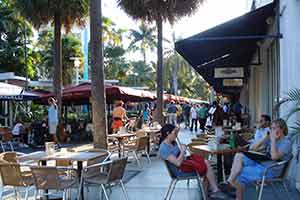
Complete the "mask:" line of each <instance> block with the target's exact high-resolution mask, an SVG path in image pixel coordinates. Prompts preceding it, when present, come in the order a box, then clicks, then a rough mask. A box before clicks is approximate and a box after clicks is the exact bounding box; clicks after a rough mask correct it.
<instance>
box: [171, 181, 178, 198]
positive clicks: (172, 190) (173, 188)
mask: <svg viewBox="0 0 300 200" xmlns="http://www.w3.org/2000/svg"><path fill="white" fill-rule="evenodd" d="M176 183H177V180H175V181H174V184H173V187H172V188H171V191H170V196H169V199H171V197H172V194H173V192H174V190H175V186H176Z"/></svg>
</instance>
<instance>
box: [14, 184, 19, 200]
mask: <svg viewBox="0 0 300 200" xmlns="http://www.w3.org/2000/svg"><path fill="white" fill-rule="evenodd" d="M14 193H15V199H18V191H17V188H16V187H14Z"/></svg>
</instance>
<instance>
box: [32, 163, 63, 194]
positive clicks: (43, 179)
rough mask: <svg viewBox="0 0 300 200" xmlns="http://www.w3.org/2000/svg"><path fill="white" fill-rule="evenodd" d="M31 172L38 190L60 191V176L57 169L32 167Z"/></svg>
mask: <svg viewBox="0 0 300 200" xmlns="http://www.w3.org/2000/svg"><path fill="white" fill-rule="evenodd" d="M31 171H32V175H33V178H34V182H35V186H36V188H37V189H40V190H47V189H56V190H59V189H60V181H59V175H58V170H57V168H56V167H48V166H39V167H31Z"/></svg>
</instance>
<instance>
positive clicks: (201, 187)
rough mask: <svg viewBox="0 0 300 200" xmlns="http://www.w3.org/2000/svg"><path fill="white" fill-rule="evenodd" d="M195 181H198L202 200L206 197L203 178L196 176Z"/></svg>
mask: <svg viewBox="0 0 300 200" xmlns="http://www.w3.org/2000/svg"><path fill="white" fill-rule="evenodd" d="M197 182H198V185H199V188H200V190H201V194H202V199H203V200H206V199H207V196H206V193H205V189H204V185H203V179H202V178H200V177H198V178H197Z"/></svg>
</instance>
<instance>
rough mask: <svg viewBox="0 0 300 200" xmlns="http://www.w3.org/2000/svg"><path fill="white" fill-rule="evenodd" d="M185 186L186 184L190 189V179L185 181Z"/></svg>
mask: <svg viewBox="0 0 300 200" xmlns="http://www.w3.org/2000/svg"><path fill="white" fill-rule="evenodd" d="M186 184H187V186H188V187H190V179H188V180H187V181H186Z"/></svg>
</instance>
